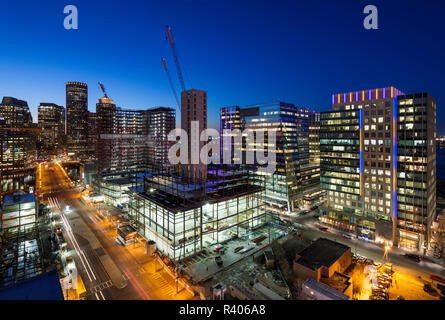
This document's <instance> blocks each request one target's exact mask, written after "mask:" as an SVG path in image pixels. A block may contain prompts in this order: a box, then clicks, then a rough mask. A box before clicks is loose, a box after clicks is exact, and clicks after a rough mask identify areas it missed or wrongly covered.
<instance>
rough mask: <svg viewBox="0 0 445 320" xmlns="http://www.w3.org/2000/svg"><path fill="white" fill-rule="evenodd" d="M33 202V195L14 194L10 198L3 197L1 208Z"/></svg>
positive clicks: (34, 199) (34, 198)
mask: <svg viewBox="0 0 445 320" xmlns="http://www.w3.org/2000/svg"><path fill="white" fill-rule="evenodd" d="M35 201H36V197H35V196H34V194H33V193H14V194H13V195H12V196H5V198H4V199H3V207H7V206H12V205H15V204H21V203H28V202H35Z"/></svg>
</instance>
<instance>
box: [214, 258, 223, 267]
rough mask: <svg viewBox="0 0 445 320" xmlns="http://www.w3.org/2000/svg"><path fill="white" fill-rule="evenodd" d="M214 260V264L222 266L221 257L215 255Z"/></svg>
mask: <svg viewBox="0 0 445 320" xmlns="http://www.w3.org/2000/svg"><path fill="white" fill-rule="evenodd" d="M215 262H216V264H217V265H218V266H219V267H222V265H223V261H222V259H221V257H220V256H216V257H215Z"/></svg>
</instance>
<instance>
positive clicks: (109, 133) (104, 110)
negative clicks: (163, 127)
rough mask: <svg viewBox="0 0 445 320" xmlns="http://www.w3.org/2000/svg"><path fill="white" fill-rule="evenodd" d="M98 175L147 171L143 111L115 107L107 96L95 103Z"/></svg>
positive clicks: (144, 117)
mask: <svg viewBox="0 0 445 320" xmlns="http://www.w3.org/2000/svg"><path fill="white" fill-rule="evenodd" d="M96 114H97V124H98V125H97V127H98V132H97V134H98V136H97V139H98V142H97V159H98V171H99V175H102V174H110V173H123V172H135V171H143V170H146V168H147V158H148V156H147V118H146V113H145V111H143V110H127V109H122V108H119V107H116V105H115V104H114V102H113V100H111V99H109V98H107V97H104V98H101V99H99V102H98V103H97V104H96Z"/></svg>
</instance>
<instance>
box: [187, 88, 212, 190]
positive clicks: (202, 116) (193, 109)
mask: <svg viewBox="0 0 445 320" xmlns="http://www.w3.org/2000/svg"><path fill="white" fill-rule="evenodd" d="M192 121H196V122H197V126H196V127H192ZM181 128H182V129H183V130H185V131H186V132H187V135H188V155H187V158H188V164H183V166H182V172H183V173H182V174H183V175H184V176H187V177H188V178H189V179H190V180H191V181H194V180H201V181H205V180H206V177H207V165H205V164H203V163H202V162H201V159H200V152H201V150H202V147H203V146H204V145H205V144H206V143H207V142H206V141H201V140H200V135H201V132H203V131H204V130H205V129H207V91H204V90H197V89H191V90H187V91H183V92H182V93H181ZM193 139H195V141H198V142H199V143H197V144H196V146H193V148H192V140H193ZM194 157H195V159H196V161H195V162H196V164H192V162H194V161H193V158H194Z"/></svg>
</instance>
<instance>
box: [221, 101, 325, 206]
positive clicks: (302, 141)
mask: <svg viewBox="0 0 445 320" xmlns="http://www.w3.org/2000/svg"><path fill="white" fill-rule="evenodd" d="M225 129H231V130H234V129H239V130H241V131H243V132H245V133H246V132H249V131H250V132H256V131H258V130H263V131H265V132H266V131H275V132H276V143H275V146H272V147H275V148H273V149H275V150H276V151H275V155H276V161H275V166H276V169H275V172H274V173H268V172H266V171H265V170H264V166H262V165H259V164H258V163H257V162H256V161H255V163H254V164H253V165H248V167H249V168H250V170H251V171H252V173H253V175H252V179H254V180H256V183H257V184H258V185H263V186H264V187H265V189H266V191H265V197H264V200H265V202H266V204H267V208H268V209H269V210H271V211H274V212H277V213H282V212H283V211H286V212H288V211H294V210H296V209H297V208H298V207H302V206H304V204H305V199H307V197H306V195H307V196H309V197H312V195H313V194H314V193H317V194H318V192H317V190H319V186H318V185H317V181H316V179H317V175H318V172H317V171H318V170H319V169H318V168H317V167H316V165H314V164H313V163H310V162H309V109H306V108H297V107H295V105H293V104H290V103H285V102H276V103H272V104H262V105H256V106H248V107H244V108H241V107H238V106H235V107H224V108H222V109H221V144H222V146H221V155H222V156H223V157H225V155H224V153H227V154H229V157H230V158H231V159H232V160H233V161H232V163H233V164H235V163H236V161H239V162H241V163H242V164H243V165H244V164H247V155H246V154H247V153H248V152H256V151H262V150H264V149H267V148H265V145H266V144H267V143H268V141H266V140H265V145H258V144H257V143H256V142H255V143H249V142H248V141H247V140H246V138H242V141H241V143H240V141H239V140H238V139H236V138H235V137H234V136H233V135H231V134H230V133H227V132H226V131H225ZM244 135H245V136H246V134H244ZM265 136H267V134H265ZM269 143H271V142H269ZM227 148H230V149H231V150H228V149H227ZM236 149H238V150H242V152H240V153H237V152H235V150H236ZM239 157H241V159H240V158H239ZM224 161H226V160H224ZM306 202H307V201H306Z"/></svg>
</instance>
